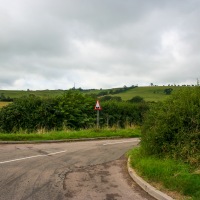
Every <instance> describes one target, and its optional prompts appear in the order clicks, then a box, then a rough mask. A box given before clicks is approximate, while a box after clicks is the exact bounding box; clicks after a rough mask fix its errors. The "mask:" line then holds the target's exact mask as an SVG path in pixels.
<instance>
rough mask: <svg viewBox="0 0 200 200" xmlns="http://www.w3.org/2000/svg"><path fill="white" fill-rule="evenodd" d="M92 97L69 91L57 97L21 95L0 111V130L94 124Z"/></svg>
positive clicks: (34, 129) (15, 130)
mask: <svg viewBox="0 0 200 200" xmlns="http://www.w3.org/2000/svg"><path fill="white" fill-rule="evenodd" d="M93 104H94V99H93V98H91V97H88V96H86V95H85V96H84V95H82V94H80V93H78V92H73V91H69V92H66V93H64V94H63V95H62V96H60V97H57V98H49V99H44V98H40V97H36V96H34V95H30V96H28V97H21V98H19V99H17V100H16V101H14V102H13V103H12V104H9V105H8V106H6V107H3V108H2V109H1V110H0V131H1V132H8V133H9V132H18V131H20V130H26V131H28V132H32V131H36V130H38V129H41V128H44V129H46V130H51V129H57V130H58V129H62V128H63V127H69V128H86V127H89V126H90V125H91V124H94V111H93Z"/></svg>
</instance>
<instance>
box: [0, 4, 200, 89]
mask: <svg viewBox="0 0 200 200" xmlns="http://www.w3.org/2000/svg"><path fill="white" fill-rule="evenodd" d="M199 11H200V3H199V1H198V0H191V1H188V0H183V1H178V0H173V1H172V0H170V1H167V0H166V1H165V0H164V1H159V0H151V1H147V0H146V1H145V0H143V1H139V0H127V1H118V0H109V1H108V0H103V1H99V0H69V1H64V0H56V1H55V0H48V1H47V0H43V1H39V0H35V1H26V0H15V1H14V2H13V1H11V0H8V1H2V0H0V24H1V29H0V69H1V74H4V76H1V77H0V84H1V85H0V88H4V89H6V88H13V89H26V88H27V87H29V88H30V89H38V88H40V89H42V88H44V89H46V88H49V89H56V88H65V89H66V87H69V88H70V87H73V84H74V82H76V83H77V85H79V87H83V88H94V87H97V88H100V87H106V88H109V87H116V86H123V85H124V84H125V85H128V84H130V85H132V84H140V85H145V84H146V85H147V84H149V82H157V83H158V84H159V83H160V84H165V83H166V84H167V83H170V82H171V83H184V81H186V82H191V83H194V81H195V80H196V78H197V77H198V76H199V74H198V72H199V71H198V68H199V63H200V60H199V53H200V52H199V51H200V47H199V42H200V37H199V29H200V25H199V22H198V19H199V15H200V14H199V13H200V12H199Z"/></svg>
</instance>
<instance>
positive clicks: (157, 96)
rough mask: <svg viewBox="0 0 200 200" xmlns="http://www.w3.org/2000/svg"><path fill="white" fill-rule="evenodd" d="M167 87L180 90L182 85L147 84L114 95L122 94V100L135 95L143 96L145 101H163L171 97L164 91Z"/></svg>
mask: <svg viewBox="0 0 200 200" xmlns="http://www.w3.org/2000/svg"><path fill="white" fill-rule="evenodd" d="M166 88H172V89H173V92H175V91H177V90H179V89H180V88H181V87H178V86H147V87H136V88H133V89H130V90H128V91H125V92H122V93H120V94H115V95H114V96H120V97H121V98H122V100H129V99H131V98H133V97H134V96H141V97H142V98H144V100H145V101H155V102H157V101H163V100H165V99H167V98H168V97H169V95H166V94H165V93H164V90H165V89H166Z"/></svg>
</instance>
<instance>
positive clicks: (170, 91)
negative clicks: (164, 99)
mask: <svg viewBox="0 0 200 200" xmlns="http://www.w3.org/2000/svg"><path fill="white" fill-rule="evenodd" d="M172 91H173V89H172V88H166V89H165V90H164V93H165V94H166V95H170V94H171V93H172Z"/></svg>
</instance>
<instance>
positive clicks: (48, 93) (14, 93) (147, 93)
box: [0, 86, 183, 107]
mask: <svg viewBox="0 0 200 200" xmlns="http://www.w3.org/2000/svg"><path fill="white" fill-rule="evenodd" d="M182 87H183V86H146V87H144V86H143V87H136V88H131V89H128V90H127V91H124V92H121V93H118V94H114V95H111V96H119V97H121V98H122V100H125V101H126V100H129V99H131V98H133V97H135V96H141V97H142V98H144V100H145V101H163V100H165V99H166V98H168V97H169V95H166V94H165V93H164V90H165V89H167V88H172V89H173V92H175V91H177V90H179V89H180V88H182ZM109 90H110V89H105V90H83V91H82V92H83V93H85V94H98V93H99V92H101V91H109ZM113 90H114V89H113ZM64 92H65V90H35V91H25V90H0V94H4V96H6V97H10V98H19V97H21V96H28V95H35V96H40V97H55V96H58V95H61V94H63V93H64ZM0 107H2V104H0Z"/></svg>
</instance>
